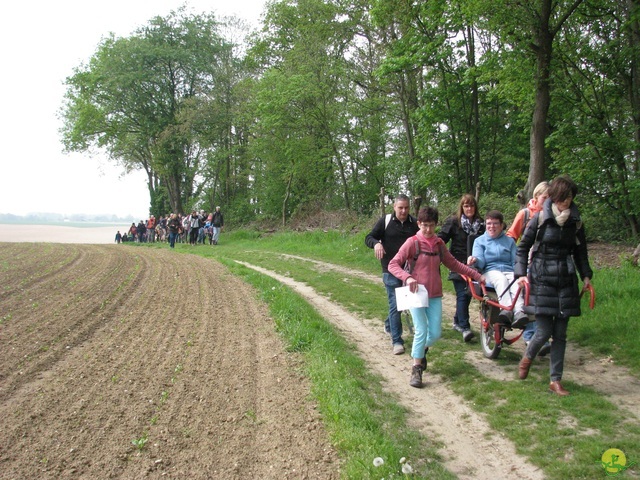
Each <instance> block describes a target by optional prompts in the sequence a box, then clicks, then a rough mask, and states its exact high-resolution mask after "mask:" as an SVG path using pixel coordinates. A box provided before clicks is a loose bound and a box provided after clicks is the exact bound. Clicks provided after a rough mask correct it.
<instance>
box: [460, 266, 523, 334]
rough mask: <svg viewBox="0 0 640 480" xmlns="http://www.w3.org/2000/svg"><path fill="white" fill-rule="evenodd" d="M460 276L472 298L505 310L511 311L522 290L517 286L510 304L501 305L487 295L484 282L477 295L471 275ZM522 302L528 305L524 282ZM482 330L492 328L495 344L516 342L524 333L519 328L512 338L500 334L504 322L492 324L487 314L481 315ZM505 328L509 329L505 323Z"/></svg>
mask: <svg viewBox="0 0 640 480" xmlns="http://www.w3.org/2000/svg"><path fill="white" fill-rule="evenodd" d="M462 278H463V279H464V280H465V281H466V282H467V284H468V285H469V291H470V292H471V296H472V297H473V298H475V299H476V300H479V301H480V302H483V303H485V304H487V305H491V306H493V307H496V308H499V309H501V310H507V311H513V309H514V308H515V306H516V301H517V299H518V297H519V296H520V292H522V287H521V286H519V287H518V292H517V294H516V295H514V297H513V301H512V302H511V305H508V306H506V305H501V304H500V303H499V302H498V301H497V300H493V299H492V298H491V297H489V295H488V292H487V287H486V285H485V284H484V283H480V284H479V285H480V288H481V290H482V296H480V295H478V293H477V292H476V287H475V285H474V283H473V279H472V278H471V277H467V276H466V275H462ZM524 304H525V305H529V284H528V283H525V286H524ZM481 320H482V330H483V331H487V330H488V329H489V328H493V338H494V339H495V342H496V344H498V345H502V344H505V343H506V344H507V345H511V344H512V343H515V342H517V341H518V340H519V339H520V337H522V334H523V333H524V329H520V333H519V334H517V335H516V336H515V337H512V338H507V337H504V336H502V333H501V328H500V327H501V325H504V324H500V323H497V322H496V323H494V324H493V325H492V324H491V319H490V318H487V315H482V319H481ZM505 328H507V329H509V330H511V328H510V326H509V325H506V326H505Z"/></svg>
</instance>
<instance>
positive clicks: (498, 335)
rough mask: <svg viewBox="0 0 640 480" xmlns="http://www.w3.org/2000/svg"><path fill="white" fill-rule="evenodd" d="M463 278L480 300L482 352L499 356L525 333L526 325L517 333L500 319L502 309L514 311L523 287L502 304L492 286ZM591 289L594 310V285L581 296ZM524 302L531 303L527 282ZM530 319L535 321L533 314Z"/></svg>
mask: <svg viewBox="0 0 640 480" xmlns="http://www.w3.org/2000/svg"><path fill="white" fill-rule="evenodd" d="M462 278H464V280H465V281H466V282H467V285H468V288H469V293H470V294H471V296H472V297H473V298H474V299H476V300H478V301H479V302H480V343H481V344H482V352H483V353H484V356H485V357H487V358H498V355H500V351H501V350H502V347H503V346H504V345H507V346H508V345H511V344H513V343H515V342H517V341H518V340H519V339H520V337H521V336H522V334H523V333H524V327H522V328H521V329H517V330H519V331H518V332H517V333H514V329H513V328H511V324H510V323H501V322H500V321H499V320H498V314H499V313H500V310H501V309H502V310H507V311H513V309H514V307H515V304H516V299H517V298H518V296H519V295H520V294H521V293H522V287H520V288H518V294H517V295H515V296H514V297H513V302H512V303H511V305H509V306H505V305H500V303H499V301H498V300H499V299H498V294H497V293H496V291H495V289H494V288H492V287H490V286H489V287H487V286H486V285H484V284H479V283H477V282H475V281H473V279H472V278H471V277H467V276H466V275H463V276H462ZM585 291H589V296H590V299H589V307H590V308H591V309H592V310H593V308H594V306H595V301H596V294H595V290H594V288H593V286H592V285H591V284H589V285H588V286H586V287H584V288H583V289H582V291H581V292H580V297H582V295H583V294H584V293H585ZM524 304H525V305H529V284H528V283H526V284H525V288H524ZM529 320H530V321H533V320H534V319H533V318H532V316H531V315H530V316H529Z"/></svg>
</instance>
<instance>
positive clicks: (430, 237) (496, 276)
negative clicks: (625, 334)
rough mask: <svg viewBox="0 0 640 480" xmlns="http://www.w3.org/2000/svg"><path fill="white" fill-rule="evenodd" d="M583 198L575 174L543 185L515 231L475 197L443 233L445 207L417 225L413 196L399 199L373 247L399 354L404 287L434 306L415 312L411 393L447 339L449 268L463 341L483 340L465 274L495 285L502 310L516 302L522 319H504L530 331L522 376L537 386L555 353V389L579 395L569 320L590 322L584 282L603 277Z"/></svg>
mask: <svg viewBox="0 0 640 480" xmlns="http://www.w3.org/2000/svg"><path fill="white" fill-rule="evenodd" d="M577 193H578V188H577V185H576V184H575V182H574V181H573V180H572V179H571V178H569V177H568V176H565V175H562V176H559V177H557V178H555V179H554V180H553V181H552V182H551V183H550V184H548V183H547V182H542V183H541V184H540V185H538V186H537V187H536V188H535V190H534V195H533V198H532V199H531V200H530V201H529V203H528V205H527V207H526V208H525V209H523V210H521V211H520V212H519V213H518V215H516V218H515V219H514V222H513V225H512V226H511V228H510V229H509V230H508V231H507V232H505V226H506V225H505V222H504V217H503V214H502V213H501V212H500V211H498V210H490V211H489V212H487V213H486V215H485V218H484V219H483V218H482V217H481V215H480V214H479V212H478V204H477V201H476V199H475V197H473V196H472V195H463V196H462V198H461V199H460V202H459V205H458V210H457V213H456V214H455V215H453V216H451V217H449V218H447V219H446V220H445V222H444V225H443V226H442V228H441V229H440V231H439V232H438V233H436V226H437V224H438V220H439V218H438V211H437V209H435V208H433V207H429V206H428V207H423V208H421V209H420V211H419V212H418V217H417V218H414V217H413V216H411V215H410V214H409V198H408V197H407V196H406V195H398V196H397V197H396V198H395V201H394V204H393V213H392V214H388V215H385V216H383V217H381V218H380V219H379V220H378V221H377V222H376V224H375V225H374V226H373V228H372V230H371V232H370V233H369V234H368V235H367V236H366V238H365V244H366V245H367V246H368V247H369V248H372V249H373V250H374V253H375V257H376V258H377V259H378V260H380V263H381V266H382V280H383V283H384V285H385V287H386V290H387V297H388V303H389V313H388V316H387V318H386V320H385V331H386V332H387V333H388V334H389V335H390V337H391V344H392V351H393V353H394V354H395V355H401V354H403V353H404V352H405V348H404V340H403V338H402V322H401V316H400V312H399V311H398V310H397V304H396V288H399V287H402V286H406V287H408V288H409V290H410V291H411V292H417V291H418V287H419V285H422V286H424V287H425V288H426V290H427V292H428V305H425V306H422V307H412V308H409V312H410V314H411V317H412V319H413V324H414V329H415V333H414V338H413V345H412V348H411V357H412V362H413V363H412V369H411V378H410V381H409V384H410V385H411V386H413V387H417V388H420V387H422V385H423V382H422V375H423V372H424V371H425V370H426V368H427V354H428V352H429V348H430V347H432V346H433V345H434V344H435V343H436V341H437V340H438V339H439V338H440V336H441V333H442V327H441V324H442V280H441V278H440V264H441V263H442V264H444V265H445V266H446V267H447V268H448V269H449V270H450V274H449V277H448V278H449V280H451V281H452V282H453V287H454V290H455V292H456V310H455V314H454V317H453V324H452V326H453V328H454V329H455V330H456V331H458V332H460V333H461V334H462V339H463V341H464V342H469V341H470V340H471V339H472V338H473V336H474V334H473V332H472V330H471V325H470V322H469V305H470V302H471V297H470V295H469V293H468V288H467V283H466V281H465V280H464V279H463V278H462V277H461V275H465V276H466V277H470V278H472V279H473V280H475V281H477V282H480V283H485V284H487V285H490V286H492V287H494V288H495V290H496V292H497V293H498V296H499V303H500V305H503V306H505V307H510V306H511V305H512V304H513V303H514V300H515V307H514V308H513V311H511V310H509V309H503V310H501V311H500V314H499V316H498V321H499V322H502V323H505V324H507V325H509V326H510V327H511V328H523V329H524V330H525V331H524V334H523V337H524V339H525V343H526V350H525V353H524V356H523V357H522V360H521V361H520V363H519V366H518V376H519V378H520V379H523V380H524V379H526V378H527V376H528V372H529V368H530V366H531V363H532V361H533V359H534V358H535V357H536V356H543V355H546V354H547V353H550V384H549V390H550V391H551V392H553V393H555V394H557V395H562V396H564V395H568V394H569V392H568V391H567V390H566V389H564V387H563V386H562V384H561V383H560V382H561V380H562V374H563V366H564V355H565V349H566V333H567V325H568V322H569V318H570V317H572V316H579V315H580V294H579V282H578V278H577V274H578V275H579V276H580V279H581V280H582V281H583V283H584V286H588V285H589V283H590V281H591V278H592V276H593V271H592V270H591V267H590V265H589V258H588V254H587V246H586V237H585V231H584V226H583V224H582V221H581V219H580V212H579V210H578V207H577V206H576V205H575V203H574V201H573V200H574V199H575V197H576V195H577ZM447 244H449V248H448V249H447V248H446V245H447ZM527 283H528V284H529V289H530V295H529V303H528V304H527V305H525V304H524V299H523V296H522V294H519V295H518V290H519V289H524V287H525V284H527ZM530 319H533V320H534V321H530ZM550 339H551V340H552V341H551V342H549V340H550Z"/></svg>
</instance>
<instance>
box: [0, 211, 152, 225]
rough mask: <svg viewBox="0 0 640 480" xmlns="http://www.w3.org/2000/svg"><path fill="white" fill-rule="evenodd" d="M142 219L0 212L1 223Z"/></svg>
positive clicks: (126, 220) (118, 221)
mask: <svg viewBox="0 0 640 480" xmlns="http://www.w3.org/2000/svg"><path fill="white" fill-rule="evenodd" d="M139 220H140V219H137V220H136V219H135V218H134V217H131V216H128V217H118V216H117V215H106V214H85V213H78V214H73V215H63V214H61V213H29V214H27V215H13V214H11V213H0V223H28V224H47V223H56V224H58V223H65V222H72V223H84V222H86V223H127V224H129V223H132V222H138V221H139Z"/></svg>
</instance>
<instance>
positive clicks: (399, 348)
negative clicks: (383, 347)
mask: <svg viewBox="0 0 640 480" xmlns="http://www.w3.org/2000/svg"><path fill="white" fill-rule="evenodd" d="M403 353H404V345H403V344H401V343H395V344H394V345H393V354H394V355H402V354H403Z"/></svg>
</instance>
